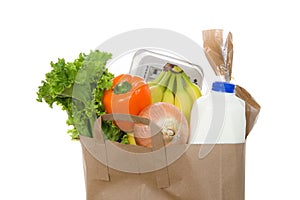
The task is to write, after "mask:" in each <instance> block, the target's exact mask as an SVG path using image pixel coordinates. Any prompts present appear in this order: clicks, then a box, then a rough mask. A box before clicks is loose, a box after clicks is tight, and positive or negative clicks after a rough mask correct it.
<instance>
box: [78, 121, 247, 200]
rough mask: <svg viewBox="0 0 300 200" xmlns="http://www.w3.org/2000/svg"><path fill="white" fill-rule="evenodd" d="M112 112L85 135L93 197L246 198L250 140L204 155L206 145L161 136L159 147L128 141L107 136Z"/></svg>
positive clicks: (107, 199)
mask: <svg viewBox="0 0 300 200" xmlns="http://www.w3.org/2000/svg"><path fill="white" fill-rule="evenodd" d="M111 117H112V116H108V115H106V116H103V117H100V118H99V120H98V121H97V123H96V124H97V127H96V126H95V135H94V138H88V137H84V136H81V138H80V141H81V144H82V152H83V161H84V172H85V181H86V195H87V200H102V199H103V200H117V199H123V200H153V199H160V200H173V199H174V200H177V199H178V200H179V199H183V200H199V199H200V200H201V199H203V200H211V199H214V200H243V199H244V187H245V185H244V182H245V144H216V145H215V146H214V148H213V149H212V151H211V152H210V153H209V154H208V155H207V156H206V157H204V158H203V159H200V158H199V150H200V147H201V145H195V144H194V145H170V146H167V147H165V146H161V144H159V138H160V137H157V138H158V139H157V140H153V141H154V142H153V145H154V143H158V145H157V144H155V145H154V146H156V147H157V148H154V149H150V148H144V147H141V146H132V145H123V144H119V143H116V142H111V141H106V140H104V139H103V135H102V134H101V120H103V119H104V120H106V119H108V120H111V119H112V118H111ZM137 119H138V118H135V119H134V121H135V120H137ZM139 122H140V123H141V121H139ZM142 123H146V124H147V123H149V122H147V120H146V121H143V122H142ZM158 135H159V134H158ZM120 166H122V167H120Z"/></svg>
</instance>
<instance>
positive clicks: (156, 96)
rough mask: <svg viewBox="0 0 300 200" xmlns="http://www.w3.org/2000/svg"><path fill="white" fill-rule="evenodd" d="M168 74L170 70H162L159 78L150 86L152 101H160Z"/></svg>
mask: <svg viewBox="0 0 300 200" xmlns="http://www.w3.org/2000/svg"><path fill="white" fill-rule="evenodd" d="M170 75H171V74H170V72H164V73H163V76H162V78H161V80H160V81H159V82H158V83H157V84H155V85H152V86H150V92H151V99H152V103H156V102H161V101H162V99H163V95H164V92H165V90H166V86H167V83H168V80H169V78H170Z"/></svg>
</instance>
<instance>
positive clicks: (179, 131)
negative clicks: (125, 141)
mask: <svg viewBox="0 0 300 200" xmlns="http://www.w3.org/2000/svg"><path fill="white" fill-rule="evenodd" d="M139 116H141V117H145V118H148V119H150V121H152V122H153V123H155V124H156V125H158V126H159V127H160V129H161V130H160V133H159V134H163V139H164V142H165V145H170V144H186V143H187V142H188V137H189V126H188V122H187V120H186V118H185V116H184V115H183V113H182V112H181V111H180V110H179V109H178V108H177V107H176V106H174V105H172V104H169V103H165V102H158V103H154V104H151V105H149V106H147V107H146V108H144V109H143V110H142V111H141V112H140V114H139ZM153 134H156V133H152V135H153ZM134 136H135V141H136V143H137V145H141V146H145V147H152V139H151V127H150V126H148V125H144V124H135V126H134Z"/></svg>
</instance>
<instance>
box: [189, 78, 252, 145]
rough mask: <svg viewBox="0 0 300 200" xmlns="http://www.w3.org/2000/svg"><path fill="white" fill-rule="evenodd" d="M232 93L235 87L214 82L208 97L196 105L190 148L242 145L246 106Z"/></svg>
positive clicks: (193, 111) (200, 99) (192, 120)
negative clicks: (202, 145) (230, 144)
mask: <svg viewBox="0 0 300 200" xmlns="http://www.w3.org/2000/svg"><path fill="white" fill-rule="evenodd" d="M234 89H235V85H234V84H231V83H227V82H219V81H218V82H214V83H213V85H212V90H211V91H210V93H209V94H208V95H206V96H203V97H200V98H199V99H197V100H196V101H195V103H194V105H193V108H192V111H191V122H190V138H189V143H190V144H228V143H244V142H245V131H246V116H245V102H244V101H243V100H241V99H240V98H238V97H237V96H235V93H234V92H235V91H234Z"/></svg>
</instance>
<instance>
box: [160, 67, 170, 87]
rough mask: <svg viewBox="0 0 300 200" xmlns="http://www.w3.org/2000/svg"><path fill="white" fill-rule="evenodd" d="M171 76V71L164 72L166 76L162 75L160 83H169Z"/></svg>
mask: <svg viewBox="0 0 300 200" xmlns="http://www.w3.org/2000/svg"><path fill="white" fill-rule="evenodd" d="M170 76H171V72H169V71H168V72H165V73H164V76H163V77H162V79H161V80H160V81H159V82H158V84H159V85H162V86H165V87H166V86H167V83H168V81H169V79H170Z"/></svg>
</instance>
